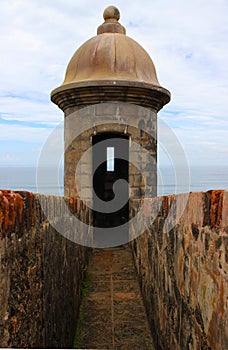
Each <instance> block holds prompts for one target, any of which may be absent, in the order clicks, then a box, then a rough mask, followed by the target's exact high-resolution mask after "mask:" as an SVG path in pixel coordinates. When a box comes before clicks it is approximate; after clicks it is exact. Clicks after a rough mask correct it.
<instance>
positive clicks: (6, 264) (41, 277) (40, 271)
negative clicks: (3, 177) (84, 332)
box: [0, 190, 91, 348]
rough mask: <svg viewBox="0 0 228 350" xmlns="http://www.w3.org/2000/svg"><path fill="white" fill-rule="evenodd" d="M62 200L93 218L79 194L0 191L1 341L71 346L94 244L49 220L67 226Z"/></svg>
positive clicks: (31, 345)
mask: <svg viewBox="0 0 228 350" xmlns="http://www.w3.org/2000/svg"><path fill="white" fill-rule="evenodd" d="M63 200H64V203H65V204H66V207H67V208H69V209H70V211H71V213H72V214H73V215H76V216H77V217H79V218H81V219H82V220H83V221H84V222H90V220H91V213H90V212H89V211H88V209H86V208H85V207H84V206H83V204H82V203H81V202H80V200H79V199H72V198H70V199H69V198H64V199H63V198H61V197H57V196H50V195H36V194H32V193H29V192H12V191H6V190H4V191H0V347H15V348H71V347H72V344H73V339H74V335H75V327H76V322H77V316H78V309H79V303H80V291H81V284H82V278H83V270H84V268H85V266H86V264H87V258H88V253H89V250H88V249H86V248H84V247H83V246H81V245H79V244H76V243H74V242H73V241H71V240H69V239H66V238H65V237H63V236H62V235H61V234H60V233H58V232H57V231H56V230H55V229H54V228H53V226H52V225H51V224H50V221H51V222H52V223H53V222H54V223H55V224H56V225H58V224H59V225H60V226H59V227H61V228H64V227H66V229H68V226H67V224H68V221H69V218H68V217H65V216H64V215H65V212H64V211H63V210H62V207H63ZM41 204H42V207H41ZM45 206H46V207H45ZM42 208H48V210H49V214H50V215H51V220H49V221H48V220H47V218H46V217H45V215H44V213H43V210H42ZM64 225H65V226H64ZM68 231H69V230H68ZM68 231H67V235H68V236H69V237H70V238H72V237H74V236H72V235H73V234H81V232H74V233H72V232H70V233H69V232H68ZM79 231H80V230H79ZM84 234H85V232H84ZM86 235H87V238H88V239H90V233H89V232H86Z"/></svg>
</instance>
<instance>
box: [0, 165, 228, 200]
mask: <svg viewBox="0 0 228 350" xmlns="http://www.w3.org/2000/svg"><path fill="white" fill-rule="evenodd" d="M189 170H190V171H189V175H190V176H189V180H188V176H187V175H188V174H186V173H184V172H183V171H182V170H181V169H179V170H178V171H176V173H175V172H174V171H173V170H172V169H171V168H168V167H159V168H158V195H159V196H161V195H168V194H173V193H175V194H177V193H184V192H198V191H208V190H212V189H228V166H197V167H196V166H194V167H191V168H190V169H189ZM43 174H45V175H44V178H43V179H42V182H40V183H39V186H37V181H36V168H35V167H0V189H8V190H25V191H30V192H34V193H43V194H54V195H61V196H62V195H63V169H60V171H59V179H60V180H59V185H58V186H56V185H55V184H54V181H53V178H52V172H51V171H50V169H49V168H47V169H45V171H44V172H43Z"/></svg>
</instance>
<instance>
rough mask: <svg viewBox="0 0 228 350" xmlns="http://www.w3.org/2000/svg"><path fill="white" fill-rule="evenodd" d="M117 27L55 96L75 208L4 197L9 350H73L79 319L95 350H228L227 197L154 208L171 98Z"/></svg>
mask: <svg viewBox="0 0 228 350" xmlns="http://www.w3.org/2000/svg"><path fill="white" fill-rule="evenodd" d="M119 17H120V14H119V11H118V10H117V9H116V8H115V7H113V6H111V7H108V8H107V9H106V10H105V11H104V20H105V22H104V23H103V24H102V25H101V26H99V27H98V30H97V36H95V37H93V38H92V39H90V40H88V41H87V42H86V43H85V44H83V45H82V46H81V47H80V48H79V49H78V50H77V51H76V53H75V54H74V56H73V57H72V59H71V61H70V63H69V65H68V68H67V71H66V76H65V80H64V82H63V84H62V85H61V86H60V87H58V88H57V89H55V90H54V91H53V92H52V94H51V99H52V101H53V102H54V103H56V104H57V105H58V106H59V107H60V108H61V109H62V110H63V111H64V121H65V124H64V125H65V128H64V132H65V169H64V171H65V173H64V191H65V196H64V197H58V196H52V195H42V194H32V193H29V192H20V191H19V192H12V191H10V190H2V191H0V347H10V348H71V347H72V346H73V342H74V338H75V330H76V326H77V324H78V323H80V322H78V320H80V319H81V321H82V322H83V320H84V321H85V323H84V325H83V327H82V329H81V331H82V332H81V333H82V334H81V335H82V338H83V337H84V338H83V339H82V340H83V341H84V344H89V345H88V348H107V349H112V350H113V349H115V348H117V349H118V348H119V349H135V348H137V349H141V348H143V349H153V348H155V349H156V350H167V349H169V350H225V349H228V294H227V293H228V200H227V199H228V192H227V191H225V190H219V191H208V192H206V193H190V194H180V195H170V196H166V197H156V194H157V141H156V138H157V113H158V111H159V110H160V109H161V108H162V107H163V106H164V105H165V104H167V103H168V102H169V100H170V93H169V91H168V90H166V89H164V88H163V87H161V86H160V85H159V83H158V80H157V77H156V72H155V68H154V65H153V62H152V61H151V59H150V57H149V55H148V54H147V53H146V52H145V50H144V49H143V48H142V47H141V46H140V45H139V44H138V43H136V42H135V41H134V40H132V39H131V38H129V37H127V36H126V34H125V29H124V27H123V26H122V25H121V24H120V23H119V22H118V21H119ZM145 150H146V151H145ZM116 184H118V185H116ZM126 184H127V185H126ZM115 186H116V187H117V188H116V190H114V187H115ZM114 194H115V196H114ZM115 197H117V198H118V201H117V204H118V202H120V203H121V204H122V205H121V207H120V208H119V207H116V206H115V205H116V202H115ZM114 209H115V210H114ZM155 213H156V215H155ZM138 214H140V215H139V216H138ZM135 218H136V220H135V221H134V219H135ZM76 219H77V220H76ZM129 219H130V220H129ZM76 221H77V225H74V224H73V225H72V224H71V223H72V222H73V223H75V222H76ZM131 222H133V224H132V223H131ZM143 223H146V226H145V227H144V226H143ZM128 225H129V226H128ZM140 225H141V226H140ZM93 226H94V227H93ZM122 227H123V228H122ZM143 227H144V229H143V230H141V231H140V230H139V228H140V229H142V228H143ZM59 228H60V229H59ZM92 228H93V230H92ZM108 231H110V232H112V233H111V234H108V235H107V232H108ZM138 231H140V232H138ZM103 233H104V235H103ZM139 233H140V234H139ZM136 237H137V238H136ZM75 242H77V243H75ZM78 242H83V244H78ZM126 242H128V245H127V244H126V245H123V243H126ZM129 242H130V243H129ZM119 245H121V246H119ZM94 246H95V247H99V249H91V247H94ZM113 246H117V247H116V248H111V249H110V247H113ZM89 247H90V248H89ZM101 247H109V248H108V249H101ZM132 258H133V260H132ZM133 261H134V263H133ZM125 262H126V264H125ZM89 263H90V265H88V264H89ZM87 266H89V268H88V271H89V272H90V273H91V276H92V278H91V285H90V287H91V288H90V293H89V295H88V298H87V299H86V300H85V299H84V300H83V302H84V306H85V307H86V308H87V310H85V311H86V312H84V315H80V303H81V296H82V285H83V279H84V275H85V270H86V268H87ZM128 281H130V282H128ZM99 282H101V283H99ZM138 282H139V283H138ZM139 285H140V288H141V291H140V289H139ZM81 305H82V304H81ZM96 306H98V308H99V311H100V313H98V312H97V311H98V309H96ZM92 307H93V310H91V309H92ZM144 307H145V308H144ZM138 311H140V313H139V312H138ZM101 314H102V315H103V316H104V317H100V318H99V317H98V315H101ZM80 316H83V317H84V318H83V317H80ZM93 317H94V318H93ZM142 319H143V320H144V321H143V324H142V323H141V321H142ZM88 320H89V321H90V322H91V323H92V326H93V327H91V328H90V327H89V326H88ZM145 320H148V322H145ZM102 322H104V323H105V324H106V330H107V332H106V333H105V334H104V332H103V333H102V331H103V329H104V328H103V327H102ZM89 332H90V333H89ZM110 334H111V337H110V336H109V335H110ZM142 335H143V336H142ZM134 336H135V337H134ZM141 338H143V341H142V342H141ZM86 342H87V343H86ZM84 348H86V346H85V347H84Z"/></svg>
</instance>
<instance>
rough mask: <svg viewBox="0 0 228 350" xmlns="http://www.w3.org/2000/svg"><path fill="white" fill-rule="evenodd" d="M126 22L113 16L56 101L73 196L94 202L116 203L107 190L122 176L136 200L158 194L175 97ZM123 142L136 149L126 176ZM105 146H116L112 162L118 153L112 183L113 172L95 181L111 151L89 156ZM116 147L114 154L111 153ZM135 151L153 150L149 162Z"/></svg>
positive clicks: (107, 15) (114, 12) (79, 57)
mask: <svg viewBox="0 0 228 350" xmlns="http://www.w3.org/2000/svg"><path fill="white" fill-rule="evenodd" d="M119 18H120V13H119V10H118V9H117V8H116V7H114V6H110V7H108V8H107V9H105V11H104V23H103V24H101V25H100V26H99V27H98V30H97V36H95V37H93V38H91V39H89V40H88V41H86V42H85V43H84V44H83V45H82V46H81V47H80V48H79V49H78V50H77V51H76V52H75V54H74V55H73V57H72V58H71V60H70V62H69V64H68V67H67V70H66V75H65V79H64V82H63V84H62V85H61V86H60V87H58V88H57V89H55V90H53V91H52V93H51V100H52V101H53V102H54V103H55V104H57V105H58V106H59V108H61V109H62V110H63V112H64V116H65V119H64V123H65V124H64V130H65V136H64V137H65V163H64V165H65V169H64V192H65V195H66V196H80V197H83V198H86V199H87V200H88V201H89V200H90V201H91V202H92V201H93V198H94V194H93V189H94V188H95V187H96V188H95V192H99V193H98V196H99V197H100V198H101V199H102V200H106V201H108V200H110V199H112V198H111V197H110V198H109V194H110V193H111V192H110V193H109V192H108V190H107V188H110V186H112V185H113V184H114V182H115V181H116V180H117V179H119V178H121V176H122V178H124V179H125V180H127V181H128V183H129V186H130V188H131V192H130V199H139V198H141V197H142V196H143V195H144V196H145V188H146V189H147V191H146V196H155V195H156V194H157V112H158V111H159V110H160V109H161V108H162V107H163V106H164V105H165V104H167V103H168V102H169V100H170V93H169V91H168V90H166V89H164V88H163V87H162V86H160V85H159V82H158V79H157V75H156V71H155V67H154V64H153V62H152V60H151V58H150V56H149V55H148V53H147V52H146V51H145V50H144V49H143V48H142V47H141V46H140V45H139V44H138V43H137V42H136V41H134V40H133V39H131V38H130V37H128V36H126V31H125V28H124V27H123V26H122V25H121V24H120V23H119ZM115 135H116V137H117V138H118V139H119V143H120V141H121V140H125V141H126V140H127V141H126V142H128V149H127V150H125V151H124V150H123V154H125V155H124V157H129V158H128V160H127V169H126V172H125V175H123V173H122V174H120V173H121V169H122V168H123V167H124V166H125V165H126V162H125V163H121V161H119V163H118V159H117V157H119V158H121V155H120V154H121V147H122V146H121V147H120V150H118V149H116V150H115V152H117V153H115V155H114V146H113V145H111V143H112V142H111V141H110V140H111V139H112V138H113V136H115ZM105 140H106V141H107V140H109V141H107V142H106V143H104V147H106V148H107V154H108V152H113V153H112V154H113V157H114V158H115V162H116V163H115V164H117V168H116V169H117V170H116V171H117V172H118V171H119V175H118V174H114V173H115V170H113V171H111V172H113V174H112V175H110V170H109V171H108V168H107V169H103V170H100V172H99V171H98V174H97V176H95V172H96V169H95V165H94V164H95V163H96V162H94V159H95V158H96V157H97V155H98V154H100V153H102V152H103V151H101V150H99V152H98V153H96V152H95V151H91V152H89V151H88V150H89V149H90V148H91V145H93V146H94V145H95V144H97V143H99V142H101V141H103V142H104V141H105ZM126 142H125V143H126ZM109 143H110V145H111V146H113V147H111V146H110V147H108V144H109ZM117 144H118V142H117ZM134 144H138V145H140V147H141V148H143V149H145V150H146V152H147V153H146V155H143V152H142V151H141V149H137V147H134V149H133V150H132V147H131V146H132V145H134ZM123 145H124V143H123ZM123 147H124V146H123ZM108 148H109V150H108ZM111 148H113V150H111ZM117 148H118V147H117ZM122 149H123V148H122ZM85 154H86V155H85ZM110 154H111V153H110ZM84 155H85V156H84ZM107 157H108V155H107ZM109 157H110V155H109ZM110 159H111V158H110ZM110 159H109V160H108V159H107V162H106V163H107V164H108V163H110V161H111V160H110ZM118 164H119V165H118ZM124 164H125V165H124ZM113 167H114V166H113ZM118 167H119V168H118ZM118 169H119V170H118ZM102 171H103V173H102ZM105 171H106V172H107V176H106V175H105V174H104V172H105ZM93 173H94V174H93ZM142 173H143V176H142ZM93 175H94V176H95V177H96V179H95V178H94V176H93ZM96 182H100V183H97V184H96ZM101 182H103V185H102V184H101ZM105 188H106V189H105ZM102 191H103V192H102ZM108 193H109V194H108ZM105 198H106V199H105Z"/></svg>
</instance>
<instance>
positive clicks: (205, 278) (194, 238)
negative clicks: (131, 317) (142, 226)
mask: <svg viewBox="0 0 228 350" xmlns="http://www.w3.org/2000/svg"><path fill="white" fill-rule="evenodd" d="M185 199H186V195H177V196H175V195H172V196H167V197H160V198H159V197H158V198H153V199H146V200H145V201H144V202H145V208H144V217H143V218H142V220H147V221H148V222H149V221H150V220H151V219H152V216H153V212H154V210H155V208H158V207H159V205H161V207H160V210H159V214H158V215H157V217H156V219H155V220H154V222H153V224H152V225H151V226H150V227H149V228H148V229H147V231H146V232H145V233H144V234H143V235H141V236H140V237H139V238H137V239H135V240H133V241H132V244H131V245H132V251H133V256H134V260H135V265H136V268H137V271H138V274H139V279H140V283H141V289H142V294H143V298H144V302H145V306H146V310H147V314H148V318H149V321H150V325H151V331H152V334H153V337H154V341H155V344H156V349H165V350H167V349H172V350H183V349H184V350H188V349H192V350H198V349H199V350H204V349H207V350H209V349H213V350H222V349H223V350H224V349H228V204H227V203H228V202H227V199H228V192H225V191H210V192H207V193H191V194H190V195H189V198H188V201H187V205H186V208H185V210H184V212H183V214H182V215H181V211H182V209H183V208H184V201H185ZM135 206H136V204H135ZM131 210H132V211H131V215H133V214H134V207H133V206H132V208H131ZM169 214H171V216H169ZM179 216H180V219H178V217H179ZM174 220H176V221H177V224H176V223H175V224H174ZM172 226H174V227H172ZM132 234H134V232H132Z"/></svg>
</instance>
